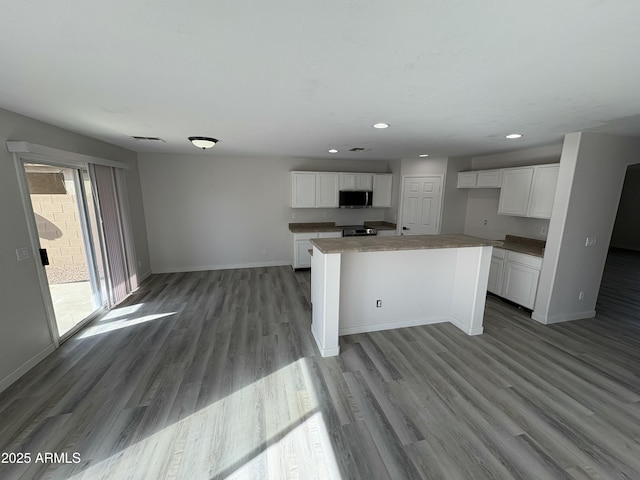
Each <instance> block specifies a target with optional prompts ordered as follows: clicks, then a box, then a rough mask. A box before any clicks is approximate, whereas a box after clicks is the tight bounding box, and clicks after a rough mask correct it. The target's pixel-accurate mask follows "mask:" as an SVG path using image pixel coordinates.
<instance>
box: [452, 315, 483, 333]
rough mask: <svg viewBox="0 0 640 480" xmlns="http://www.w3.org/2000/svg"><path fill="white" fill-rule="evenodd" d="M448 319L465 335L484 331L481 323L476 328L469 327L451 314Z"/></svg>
mask: <svg viewBox="0 0 640 480" xmlns="http://www.w3.org/2000/svg"><path fill="white" fill-rule="evenodd" d="M449 321H450V322H451V323H452V324H453V325H455V326H456V327H458V328H459V329H460V330H462V331H463V332H464V333H466V334H467V335H482V332H484V327H483V326H482V325H480V326H479V327H476V328H469V327H468V326H466V325H465V324H464V323H462V322H461V321H460V320H458V319H457V318H456V317H454V316H452V317H451V318H450V319H449Z"/></svg>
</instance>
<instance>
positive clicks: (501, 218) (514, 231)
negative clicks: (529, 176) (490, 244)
mask: <svg viewBox="0 0 640 480" xmlns="http://www.w3.org/2000/svg"><path fill="white" fill-rule="evenodd" d="M499 196H500V189H498V188H478V189H470V190H469V200H468V202H467V218H466V223H465V229H464V233H466V234H467V235H474V236H477V237H482V238H488V239H491V240H503V239H504V237H505V235H507V234H509V235H518V236H520V237H528V238H537V239H539V240H546V238H547V232H548V230H549V220H545V219H539V218H525V217H514V216H511V215H498V198H499ZM485 220H486V221H487V225H484V221H485ZM543 229H544V233H543Z"/></svg>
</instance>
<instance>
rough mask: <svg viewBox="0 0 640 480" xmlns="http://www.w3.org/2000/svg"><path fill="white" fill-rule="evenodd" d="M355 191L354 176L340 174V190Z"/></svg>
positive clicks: (351, 174)
mask: <svg viewBox="0 0 640 480" xmlns="http://www.w3.org/2000/svg"><path fill="white" fill-rule="evenodd" d="M355 189H356V174H355V173H341V174H340V190H355Z"/></svg>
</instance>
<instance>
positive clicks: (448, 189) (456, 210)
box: [440, 157, 471, 233]
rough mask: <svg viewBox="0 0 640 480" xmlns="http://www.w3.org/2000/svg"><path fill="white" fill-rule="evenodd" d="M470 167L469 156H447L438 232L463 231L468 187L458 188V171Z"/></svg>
mask: <svg viewBox="0 0 640 480" xmlns="http://www.w3.org/2000/svg"><path fill="white" fill-rule="evenodd" d="M470 168H471V158H466V157H465V158H462V157H460V158H451V157H449V159H448V161H447V172H446V175H445V182H444V204H443V207H442V228H441V229H440V233H464V229H465V225H466V219H467V205H468V201H469V189H466V188H458V172H461V171H464V170H469V169H470Z"/></svg>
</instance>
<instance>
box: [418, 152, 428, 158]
mask: <svg viewBox="0 0 640 480" xmlns="http://www.w3.org/2000/svg"><path fill="white" fill-rule="evenodd" d="M418 156H419V157H420V158H424V157H428V156H429V154H428V153H423V154H422V155H418Z"/></svg>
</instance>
